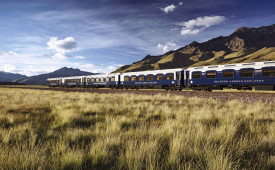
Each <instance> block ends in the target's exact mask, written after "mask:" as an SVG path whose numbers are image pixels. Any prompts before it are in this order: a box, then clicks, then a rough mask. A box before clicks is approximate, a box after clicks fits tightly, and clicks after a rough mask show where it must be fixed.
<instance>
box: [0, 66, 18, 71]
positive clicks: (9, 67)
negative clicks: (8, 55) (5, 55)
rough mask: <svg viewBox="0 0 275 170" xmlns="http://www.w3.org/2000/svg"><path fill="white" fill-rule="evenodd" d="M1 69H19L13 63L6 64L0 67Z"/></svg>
mask: <svg viewBox="0 0 275 170" xmlns="http://www.w3.org/2000/svg"><path fill="white" fill-rule="evenodd" d="M0 69H1V71H4V72H9V73H13V72H17V71H18V68H17V67H16V66H15V65H13V64H4V65H3V66H1V67H0Z"/></svg>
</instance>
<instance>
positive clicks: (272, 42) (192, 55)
mask: <svg viewBox="0 0 275 170" xmlns="http://www.w3.org/2000/svg"><path fill="white" fill-rule="evenodd" d="M273 60H275V24H273V25H270V26H262V27H259V28H246V27H242V28H239V29H237V30H236V31H235V32H234V33H232V34H231V35H229V36H226V37H223V36H220V37H217V38H214V39H211V40H209V41H207V42H203V43H198V42H192V43H191V44H189V45H187V46H185V47H182V48H179V49H178V50H175V51H169V52H167V53H165V54H164V55H159V56H150V55H148V56H146V57H145V58H143V59H142V60H141V61H138V62H135V63H133V64H131V65H125V66H122V67H120V68H118V69H117V70H115V71H114V72H130V71H143V70H157V69H169V68H186V67H192V66H203V65H216V64H229V63H241V62H257V61H273Z"/></svg>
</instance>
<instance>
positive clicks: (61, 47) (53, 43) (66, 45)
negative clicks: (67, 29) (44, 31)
mask: <svg viewBox="0 0 275 170" xmlns="http://www.w3.org/2000/svg"><path fill="white" fill-rule="evenodd" d="M47 45H48V49H52V50H54V51H55V52H57V53H67V52H72V51H73V50H75V49H76V40H75V39H74V37H67V38H65V39H64V40H58V37H51V38H50V40H49V41H48V42H47Z"/></svg>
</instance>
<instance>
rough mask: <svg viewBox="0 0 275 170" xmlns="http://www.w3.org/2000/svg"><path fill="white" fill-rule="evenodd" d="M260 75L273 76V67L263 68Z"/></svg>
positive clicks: (274, 74) (274, 72) (274, 70)
mask: <svg viewBox="0 0 275 170" xmlns="http://www.w3.org/2000/svg"><path fill="white" fill-rule="evenodd" d="M262 76H265V77H275V69H272V70H263V71H262Z"/></svg>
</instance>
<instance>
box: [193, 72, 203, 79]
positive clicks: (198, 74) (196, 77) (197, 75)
mask: <svg viewBox="0 0 275 170" xmlns="http://www.w3.org/2000/svg"><path fill="white" fill-rule="evenodd" d="M200 78H201V73H192V79H200Z"/></svg>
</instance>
